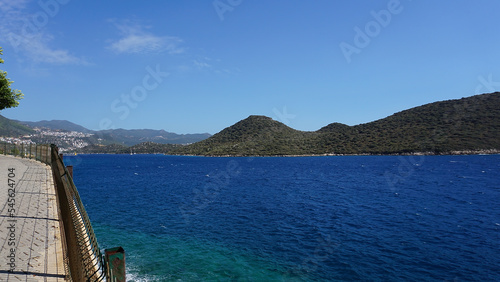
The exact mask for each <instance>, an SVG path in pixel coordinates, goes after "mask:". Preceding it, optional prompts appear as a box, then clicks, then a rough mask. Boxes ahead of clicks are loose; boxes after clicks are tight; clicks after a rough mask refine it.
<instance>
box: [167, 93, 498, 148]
mask: <svg viewBox="0 0 500 282" xmlns="http://www.w3.org/2000/svg"><path fill="white" fill-rule="evenodd" d="M421 152H423V153H429V154H442V153H473V152H476V153H477V152H496V153H499V152H500V92H495V93H491V94H483V95H476V96H472V97H469V98H462V99H458V100H449V101H441V102H435V103H431V104H427V105H423V106H420V107H415V108H412V109H409V110H405V111H402V112H399V113H395V114H393V115H391V116H389V117H387V118H384V119H380V120H377V121H373V122H370V123H365V124H360V125H356V126H348V125H345V124H340V123H332V124H329V125H327V126H325V127H323V128H321V129H319V130H318V131H310V132H306V131H299V130H295V129H293V128H290V127H288V126H286V125H284V124H282V123H280V122H278V121H275V120H272V119H271V118H269V117H265V116H250V117H248V118H247V119H244V120H242V121H240V122H238V123H236V124H234V125H232V126H230V127H228V128H225V129H224V130H222V131H221V132H219V133H217V134H215V135H214V136H212V137H210V138H208V139H205V140H202V141H200V142H197V143H195V144H191V145H188V146H183V147H182V148H178V149H176V150H174V151H173V153H174V154H180V155H185V154H189V155H202V156H226V155H227V156H250V155H261V156H271V155H324V154H411V153H421Z"/></svg>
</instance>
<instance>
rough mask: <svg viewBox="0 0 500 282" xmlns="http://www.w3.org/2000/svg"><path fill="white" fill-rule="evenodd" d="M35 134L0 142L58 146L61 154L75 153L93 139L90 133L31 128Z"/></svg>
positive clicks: (0, 138) (8, 138) (3, 139)
mask: <svg viewBox="0 0 500 282" xmlns="http://www.w3.org/2000/svg"><path fill="white" fill-rule="evenodd" d="M33 129H34V130H35V133H33V134H27V135H24V136H21V137H0V142H6V143H15V144H25V145H29V144H37V143H38V144H52V143H54V144H58V146H59V150H60V151H61V153H62V152H67V151H75V150H78V149H81V148H84V147H86V146H88V145H90V142H89V139H90V138H92V137H94V134H92V133H83V132H78V131H65V130H54V129H49V128H43V127H42V128H39V127H35V128H33Z"/></svg>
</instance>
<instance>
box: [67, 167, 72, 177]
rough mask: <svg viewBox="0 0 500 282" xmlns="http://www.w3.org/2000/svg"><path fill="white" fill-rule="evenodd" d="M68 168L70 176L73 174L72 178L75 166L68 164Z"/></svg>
mask: <svg viewBox="0 0 500 282" xmlns="http://www.w3.org/2000/svg"><path fill="white" fill-rule="evenodd" d="M66 168H67V169H68V173H69V176H71V178H73V166H72V165H68V166H66Z"/></svg>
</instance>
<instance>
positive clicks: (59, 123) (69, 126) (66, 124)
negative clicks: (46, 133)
mask: <svg viewBox="0 0 500 282" xmlns="http://www.w3.org/2000/svg"><path fill="white" fill-rule="evenodd" d="M16 122H19V123H21V124H24V125H26V126H29V127H31V128H35V127H38V128H48V129H52V130H66V131H78V132H83V133H92V132H94V131H92V130H89V129H87V128H85V127H83V126H81V125H78V124H75V123H72V122H70V121H67V120H42V121H19V120H16Z"/></svg>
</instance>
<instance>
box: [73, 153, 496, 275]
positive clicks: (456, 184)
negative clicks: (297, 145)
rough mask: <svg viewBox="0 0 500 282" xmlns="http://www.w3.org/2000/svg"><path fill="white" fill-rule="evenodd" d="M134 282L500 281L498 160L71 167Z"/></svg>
mask: <svg viewBox="0 0 500 282" xmlns="http://www.w3.org/2000/svg"><path fill="white" fill-rule="evenodd" d="M65 162H66V164H73V165H74V180H75V184H76V185H77V187H78V189H79V192H80V195H81V198H82V200H83V202H84V203H85V206H86V209H87V212H88V214H89V216H90V218H91V221H92V223H93V226H94V229H95V232H96V235H97V238H98V240H99V244H100V246H101V247H102V248H110V247H116V246H122V247H124V249H125V251H126V256H127V258H126V261H127V273H128V275H127V276H128V278H129V281H352V280H358V281H359V280H362V281H422V280H425V281H462V280H475V281H500V274H499V272H498V269H497V267H498V265H500V251H499V249H500V248H499V242H500V206H499V205H498V199H500V184H499V181H498V179H500V156H498V155H497V156H426V157H397V156H386V157H384V156H378V157H377V156H359V157H354V156H351V157H303V158H302V157H301V158H202V157H178V156H162V155H133V156H130V155H83V156H76V157H65Z"/></svg>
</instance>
